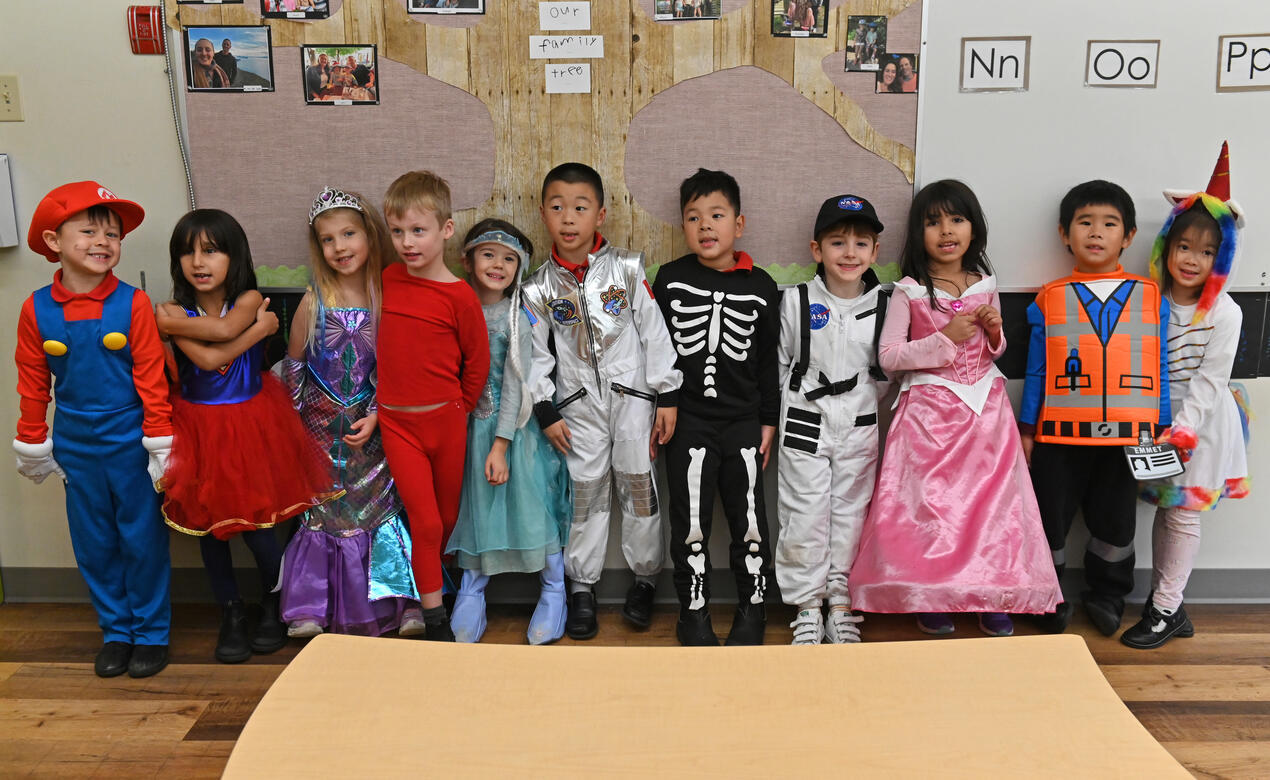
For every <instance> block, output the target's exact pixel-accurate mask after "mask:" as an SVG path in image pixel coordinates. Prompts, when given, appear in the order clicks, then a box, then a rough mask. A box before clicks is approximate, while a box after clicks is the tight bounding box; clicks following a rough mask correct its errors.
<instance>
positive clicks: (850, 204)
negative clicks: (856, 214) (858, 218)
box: [838, 198, 864, 211]
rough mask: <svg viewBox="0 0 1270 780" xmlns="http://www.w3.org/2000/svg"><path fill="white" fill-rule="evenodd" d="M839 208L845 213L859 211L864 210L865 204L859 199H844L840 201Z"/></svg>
mask: <svg viewBox="0 0 1270 780" xmlns="http://www.w3.org/2000/svg"><path fill="white" fill-rule="evenodd" d="M838 208H840V209H843V210H844V211H859V210H860V209H862V208H864V204H863V203H862V202H860V199H859V198H843V199H842V200H840V201H838Z"/></svg>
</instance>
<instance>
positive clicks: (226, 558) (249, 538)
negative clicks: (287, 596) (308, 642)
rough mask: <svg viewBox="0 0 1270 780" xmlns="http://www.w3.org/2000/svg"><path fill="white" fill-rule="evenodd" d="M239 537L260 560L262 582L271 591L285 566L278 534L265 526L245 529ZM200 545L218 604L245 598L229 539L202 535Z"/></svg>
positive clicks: (258, 561) (257, 559)
mask: <svg viewBox="0 0 1270 780" xmlns="http://www.w3.org/2000/svg"><path fill="white" fill-rule="evenodd" d="M239 538H240V539H242V540H243V542H244V543H245V544H246V545H247V549H248V550H251V555H252V557H253V558H255V559H256V568H258V569H260V581H261V583H262V584H263V586H264V592H265V593H268V592H269V591H271V590H273V587H274V586H275V585H277V584H278V570H279V569H280V568H281V566H282V547H281V546H280V545H279V544H278V537H277V536H274V533H273V529H272V528H261V529H258V530H255V531H244V532H243V533H241V534H239ZM198 548H199V552H201V553H202V554H203V566H204V567H205V568H206V569H207V577H208V579H209V580H211V584H212V595H213V596H214V597H215V598H216V603H217V604H228V603H229V602H231V601H235V600H237V599H239V598H241V596H240V595H239V593H238V581H237V580H236V579H234V561H233V557H232V556H231V555H230V552H229V542H228V541H221V540H220V539H217V538H216V537H214V536H212V535H211V534H207V535H206V536H200V537H199V540H198Z"/></svg>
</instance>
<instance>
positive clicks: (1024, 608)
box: [848, 180, 1061, 636]
mask: <svg viewBox="0 0 1270 780" xmlns="http://www.w3.org/2000/svg"><path fill="white" fill-rule="evenodd" d="M987 238H988V226H987V223H986V222H985V221H984V218H983V211H982V209H981V208H980V206H979V201H978V199H977V198H975V195H974V193H973V192H971V190H970V188H969V187H967V186H966V185H964V184H962V183H961V182H959V181H952V180H945V181H937V182H935V183H933V184H930V185H927V186H926V187H924V188H923V189H922V190H921V192H919V193H918V194H917V196H916V197H915V198H914V199H913V205H912V207H911V209H910V211H909V217H908V231H907V241H906V244H905V246H904V253H903V260H902V272H903V274H904V278H903V279H901V280H900V281H899V282H898V283H897V284H896V285H895V292H894V294H893V296H892V300H891V304H890V306H889V307H888V309H887V315H886V324H885V325H884V326H883V328H882V337H881V341H880V346H879V349H878V356H879V360H880V362H881V364H882V368H883V370H885V371H886V372H888V373H892V372H904V373H903V374H902V376H901V385H900V388H901V389H900V397H899V401H898V403H897V408H896V412H895V417H894V419H893V420H892V421H891V427H890V431H889V432H888V435H887V440H886V452H885V454H884V456H883V458H882V469H881V472H880V473H879V475H878V481H877V488H876V491H875V492H874V494H873V503H872V505H871V506H870V508H869V515H868V518H867V520H866V521H865V525H864V531H863V534H862V536H861V539H860V549H859V552H858V554H857V555H856V559H855V564H854V565H853V567H852V569H851V573H850V575H849V577H848V582H849V583H850V586H851V595H852V601H853V606H854V607H855V608H856V609H859V610H862V611H865V612H904V613H918V617H917V624H918V627H919V628H920V629H921V630H922V631H924V632H926V633H928V634H948V633H951V632H952V631H953V629H954V624H953V621H952V618H951V617H950V616H949V614H948V613H951V612H976V613H979V616H978V617H979V628H980V629H981V630H982V631H983V632H984V633H985V634H988V635H989V636H1009V635H1010V634H1012V633H1013V631H1014V627H1013V624H1012V622H1011V620H1010V617H1009V615H1008V614H1007V613H1011V612H1015V613H1020V612H1021V613H1042V612H1052V611H1053V610H1054V606H1055V604H1056V603H1057V602H1058V601H1060V600H1061V596H1060V593H1059V589H1058V581H1057V579H1056V578H1055V575H1054V565H1053V562H1052V561H1051V556H1050V551H1049V545H1048V544H1047V543H1046V540H1045V533H1044V531H1043V530H1042V528H1041V517H1040V512H1039V510H1038V509H1037V505H1036V496H1035V494H1034V493H1033V492H1032V482H1031V480H1030V479H1029V476H1028V470H1027V464H1026V462H1025V461H1024V458H1023V450H1022V448H1021V447H1020V445H1019V437H1018V433H1017V432H1016V430H1015V424H1014V413H1013V411H1012V410H1011V408H1010V401H1009V399H1008V398H1007V397H1006V393H1005V376H1004V375H1003V374H1002V373H1001V372H1000V371H999V370H997V368H996V366H995V365H994V364H993V361H994V360H995V359H996V358H997V357H999V356H1000V355H1001V353H1003V352H1004V351H1005V336H1004V334H1003V333H1002V330H1001V312H1000V308H1001V303H1000V299H999V298H998V296H997V283H996V279H995V278H994V277H993V276H991V268H990V266H989V265H988V258H987V254H986V252H985V247H986V245H987Z"/></svg>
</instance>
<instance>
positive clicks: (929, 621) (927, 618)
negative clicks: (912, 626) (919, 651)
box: [917, 612, 957, 636]
mask: <svg viewBox="0 0 1270 780" xmlns="http://www.w3.org/2000/svg"><path fill="white" fill-rule="evenodd" d="M917 627H918V628H920V629H921V630H922V633H923V634H933V635H934V636H943V635H944V634H951V633H952V632H953V631H955V630H956V628H957V627H956V626H955V625H953V619H952V617H951V616H950V615H949V614H948V613H947V612H921V613H919V614H918V615H917Z"/></svg>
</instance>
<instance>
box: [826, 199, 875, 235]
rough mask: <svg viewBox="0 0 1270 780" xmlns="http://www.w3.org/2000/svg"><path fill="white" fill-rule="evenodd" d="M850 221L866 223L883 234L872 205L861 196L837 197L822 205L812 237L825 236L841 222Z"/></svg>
mask: <svg viewBox="0 0 1270 780" xmlns="http://www.w3.org/2000/svg"><path fill="white" fill-rule="evenodd" d="M849 220H853V221H860V222H864V223H865V224H867V225H869V226H870V227H872V228H873V231H874V232H875V233H881V232H882V221H881V220H879V219H878V214H877V212H876V211H874V210H873V204H872V203H870V202H868V201H867V200H865V199H864V198H862V197H860V196H859V195H836V196H834V197H832V198H829V199H828V200H826V201H825V202H824V203H823V204H821V206H820V213H819V214H817V215H816V229H815V230H814V231H812V236H813V237H817V236H821V235H824V233H825V232H826V231H828V230H829V229H830V228H832V227H834V226H835V225H837V224H838V223H839V222H847V221H849Z"/></svg>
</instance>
